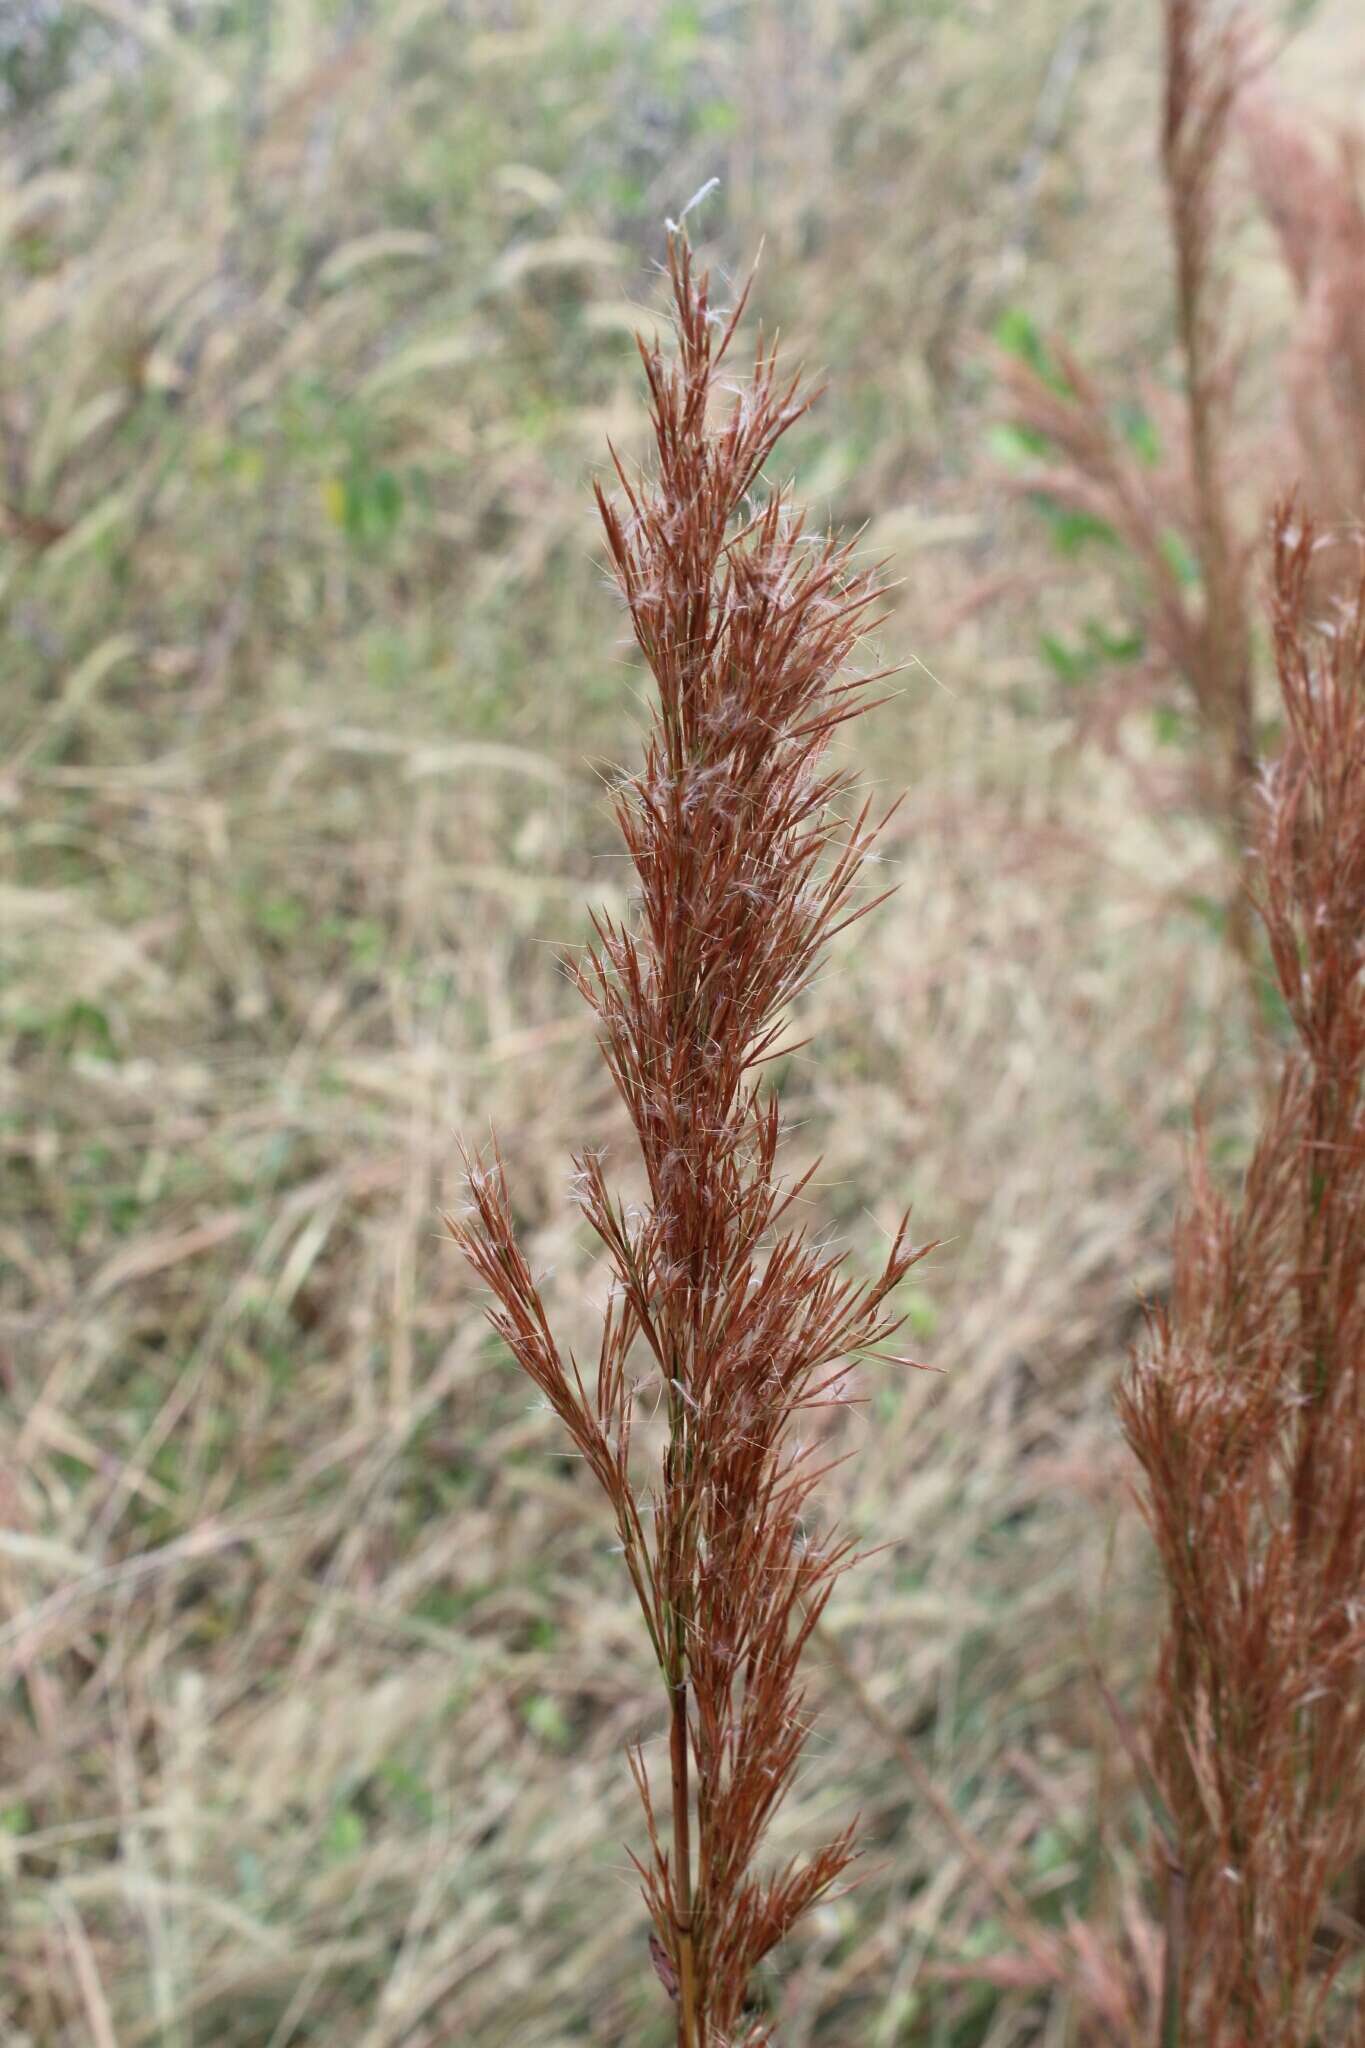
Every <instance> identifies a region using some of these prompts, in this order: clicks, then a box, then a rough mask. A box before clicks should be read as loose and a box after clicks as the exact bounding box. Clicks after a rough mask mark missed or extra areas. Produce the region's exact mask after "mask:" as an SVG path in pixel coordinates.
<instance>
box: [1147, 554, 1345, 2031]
mask: <svg viewBox="0 0 1365 2048" xmlns="http://www.w3.org/2000/svg"><path fill="white" fill-rule="evenodd" d="M1314 545H1315V543H1314V538H1313V535H1312V533H1311V531H1309V530H1308V529H1307V528H1306V526H1305V525H1303V524H1302V523H1296V521H1295V520H1294V518H1293V517H1292V516H1291V515H1290V514H1289V513H1282V514H1281V515H1280V516H1279V519H1278V522H1277V529H1276V540H1275V558H1274V595H1273V610H1272V619H1273V627H1274V644H1275V657H1276V666H1277V671H1278V677H1279V685H1280V693H1281V697H1282V700H1283V705H1284V712H1285V719H1286V728H1287V739H1286V744H1285V748H1284V752H1283V755H1282V758H1281V759H1280V760H1279V761H1278V763H1277V764H1276V766H1275V767H1274V768H1273V769H1272V770H1271V771H1270V772H1269V773H1268V774H1267V776H1266V777H1265V780H1264V782H1263V785H1262V790H1261V801H1260V806H1259V813H1260V815H1259V820H1258V841H1257V858H1256V868H1257V874H1258V883H1257V909H1258V911H1259V914H1260V916H1261V919H1262V922H1263V924H1264V926H1265V931H1266V935H1267V937H1268V940H1269V948H1270V954H1271V957H1272V960H1273V963H1274V972H1275V977H1276V980H1277V982H1278V985H1279V991H1280V995H1281V997H1282V998H1283V1002H1284V1006H1285V1009H1286V1011H1287V1014H1288V1019H1289V1023H1290V1024H1291V1025H1292V1034H1293V1035H1292V1041H1291V1045H1290V1049H1289V1051H1288V1052H1287V1054H1286V1056H1285V1059H1284V1066H1283V1073H1282V1076H1281V1079H1280V1084H1279V1089H1278V1093H1277V1096H1276V1099H1275V1101H1274V1104H1273V1107H1272V1108H1271V1110H1270V1112H1269V1115H1268V1118H1267V1121H1266V1123H1265V1126H1264V1129H1263V1131H1262V1133H1261V1136H1260V1139H1259V1142H1258V1143H1257V1145H1256V1147H1255V1151H1254V1153H1253V1156H1252V1159H1251V1162H1250V1165H1249V1167H1248V1169H1247V1172H1246V1176H1245V1180H1244V1182H1243V1186H1242V1189H1241V1193H1240V1197H1239V1199H1238V1200H1237V1201H1236V1202H1235V1203H1229V1202H1227V1201H1225V1200H1224V1199H1223V1198H1222V1197H1221V1195H1220V1194H1219V1193H1218V1192H1217V1191H1216V1189H1215V1186H1214V1183H1213V1176H1212V1173H1211V1171H1210V1168H1209V1166H1208V1164H1207V1161H1206V1160H1205V1159H1204V1158H1203V1157H1202V1156H1201V1157H1200V1158H1198V1159H1197V1161H1196V1164H1195V1168H1194V1172H1193V1176H1192V1183H1191V1187H1190V1190H1189V1195H1188V1198H1187V1206H1186V1209H1185V1213H1184V1215H1183V1217H1182V1219H1181V1221H1180V1224H1179V1227H1178V1233H1177V1240H1176V1274H1175V1288H1174V1297H1173V1300H1172V1303H1171V1306H1170V1309H1169V1311H1168V1312H1167V1313H1164V1314H1159V1315H1155V1316H1154V1317H1153V1319H1152V1324H1151V1330H1150V1338H1149V1343H1148V1346H1147V1348H1146V1350H1145V1353H1144V1355H1143V1356H1142V1357H1141V1358H1140V1359H1139V1360H1138V1361H1137V1363H1136V1364H1135V1366H1134V1368H1133V1370H1132V1372H1131V1373H1130V1375H1129V1377H1128V1379H1127V1381H1126V1384H1125V1386H1124V1388H1123V1391H1122V1395H1121V1400H1120V1412H1121V1417H1122V1421H1123V1426H1124V1429H1125V1432H1126V1435H1127V1437H1128V1441H1129V1443H1130V1445H1131V1446H1132V1449H1133V1451H1134V1452H1135V1454H1136V1456H1137V1459H1138V1461H1139V1463H1140V1465H1141V1467H1142V1472H1143V1480H1144V1485H1143V1500H1144V1506H1145V1510H1146V1513H1147V1517H1148V1519H1149V1521H1150V1524H1151V1527H1152V1530H1153V1533H1154V1535H1155V1538H1156V1543H1157V1547H1158V1551H1159V1555H1160V1560H1161V1567H1162V1571H1163V1574H1164V1577H1165V1580H1166V1587H1167V1595H1168V1615H1167V1623H1166V1632H1165V1638H1164V1642H1163V1647H1162V1652H1161V1662H1160V1671H1159V1678H1158V1687H1157V1704H1156V1710H1155V1728H1154V1741H1153V1753H1154V1762H1155V1770H1156V1776H1157V1780H1158V1784H1159V1788H1160V1791H1161V1794H1162V1797H1163V1799H1164V1801H1165V1804H1166V1806H1167V1808H1168V1809H1169V1816H1170V1825H1171V1836H1172V1846H1173V1867H1172V1872H1171V1878H1170V1881H1171V1883H1172V1885H1173V1886H1175V1887H1176V1889H1177V1893H1178V1894H1180V1893H1183V1898H1184V1908H1183V1916H1184V1921H1185V1929H1184V1931H1185V1939H1184V1941H1183V1943H1181V1944H1180V1946H1181V1948H1182V1949H1183V1954H1184V1957H1185V1965H1184V1970H1183V1982H1182V1983H1181V1984H1180V1986H1179V1989H1178V1998H1177V1997H1176V1996H1175V1995H1174V1994H1173V2003H1172V2009H1171V2012H1170V2014H1169V2015H1168V2017H1169V2019H1170V2021H1171V2024H1172V2025H1173V2026H1174V2025H1175V2024H1176V2023H1177V2021H1178V2023H1179V2026H1180V2032H1179V2033H1178V2034H1176V2033H1172V2034H1171V2035H1170V2038H1171V2039H1179V2040H1182V2041H1187V2042H1194V2041H1198V2042H1200V2043H1207V2044H1210V2048H1249V2044H1255V2048H1310V2044H1312V2043H1324V2044H1325V2043H1327V2042H1343V2043H1344V2042H1348V2041H1349V2042H1352V2043H1356V2044H1359V2043H1360V2042H1361V2041H1362V2040H1365V1998H1362V1995H1361V1986H1360V1983H1359V1968H1360V1963H1359V1942H1360V1939H1361V1929H1360V1927H1359V1926H1358V1925H1353V1916H1354V1915H1356V1914H1358V1912H1359V1902H1358V1900H1356V1899H1354V1898H1352V1897H1350V1896H1349V1895H1348V1886H1349V1883H1350V1880H1351V1875H1352V1872H1353V1869H1354V1868H1355V1867H1356V1866H1357V1864H1358V1859H1359V1858H1360V1857H1361V1855H1362V1853H1363V1852H1365V1597H1363V1591H1365V586H1362V591H1361V594H1360V595H1359V596H1358V597H1357V599H1356V601H1355V603H1354V605H1353V606H1351V607H1343V608H1342V610H1341V613H1340V615H1339V616H1338V617H1337V618H1335V619H1332V620H1329V621H1327V622H1325V623H1324V625H1323V626H1322V628H1321V629H1320V630H1312V629H1310V625H1309V621H1308V618H1307V616H1306V604H1307V593H1308V591H1309V589H1310V588H1311V581H1310V579H1311V572H1312V562H1313V551H1314ZM1173 1932H1174V1933H1177V1934H1178V1932H1179V1930H1178V1928H1173ZM1352 1972H1354V1973H1355V1975H1354V1978H1353V1977H1352V1974H1351V1973H1352ZM1348 1986H1349V1991H1348Z"/></svg>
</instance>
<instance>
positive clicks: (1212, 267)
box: [1000, 0, 1262, 1026]
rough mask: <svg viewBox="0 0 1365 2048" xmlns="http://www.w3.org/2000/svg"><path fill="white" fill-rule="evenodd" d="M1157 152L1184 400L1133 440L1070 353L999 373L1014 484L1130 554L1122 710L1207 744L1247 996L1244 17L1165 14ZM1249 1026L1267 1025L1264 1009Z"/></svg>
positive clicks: (1218, 7)
mask: <svg viewBox="0 0 1365 2048" xmlns="http://www.w3.org/2000/svg"><path fill="white" fill-rule="evenodd" d="M1161 11H1162V32H1163V71H1162V103H1161V115H1160V143H1159V153H1160V162H1161V170H1162V177H1163V182H1164V187H1165V196H1166V207H1167V215H1168V219H1169V223H1170V243H1171V258H1172V269H1173V285H1174V317H1175V331H1176V339H1177V342H1178V345H1179V352H1180V359H1181V369H1182V377H1183V390H1182V392H1181V394H1180V400H1179V403H1178V404H1172V403H1171V402H1170V401H1169V400H1167V399H1166V398H1165V397H1164V396H1163V395H1162V394H1160V393H1159V392H1156V391H1152V392H1151V393H1149V394H1146V395H1145V404H1144V407H1143V417H1144V418H1145V417H1146V415H1147V412H1148V410H1150V412H1151V413H1152V414H1153V415H1154V416H1155V417H1154V420H1153V421H1151V422H1149V428H1150V431H1149V432H1148V433H1147V434H1142V435H1138V436H1136V437H1135V436H1134V434H1133V433H1132V432H1131V431H1130V430H1129V429H1128V428H1125V426H1124V425H1123V423H1122V416H1121V415H1119V414H1117V413H1116V412H1115V409H1114V407H1113V406H1112V404H1111V402H1110V397H1109V394H1108V393H1106V392H1105V391H1103V390H1102V389H1101V388H1100V386H1099V385H1098V384H1097V383H1096V381H1095V380H1094V379H1093V378H1092V377H1090V376H1089V375H1088V374H1087V373H1086V372H1085V370H1084V368H1083V367H1082V365H1081V364H1080V363H1079V362H1078V361H1077V360H1076V359H1075V357H1074V355H1073V354H1072V353H1071V351H1069V350H1068V349H1066V348H1065V346H1063V345H1060V344H1057V343H1052V344H1051V345H1050V356H1051V360H1050V361H1045V362H1044V363H1043V364H1042V365H1040V364H1038V363H1034V362H1030V361H1028V360H1022V359H1020V358H1019V357H1017V356H1013V355H1005V356H1004V357H1003V358H1002V361H1001V364H1000V369H1001V376H1002V379H1003V381H1004V384H1005V387H1006V389H1007V391H1008V393H1009V396H1010V401H1011V411H1012V417H1013V421H1014V424H1015V426H1016V427H1017V428H1019V429H1020V430H1022V431H1023V433H1024V434H1025V435H1026V436H1027V437H1029V439H1030V442H1031V443H1033V444H1037V446H1038V447H1039V449H1040V451H1045V452H1043V453H1042V459H1041V461H1040V462H1039V463H1038V464H1037V465H1036V466H1035V465H1030V468H1029V470H1028V472H1027V473H1026V474H1025V475H1024V476H1022V477H1020V478H1019V479H1017V483H1018V485H1019V487H1020V488H1021V489H1023V490H1025V491H1027V492H1028V493H1030V494H1031V495H1038V494H1041V495H1042V496H1043V497H1045V498H1046V499H1049V500H1051V501H1052V502H1053V503H1054V504H1055V505H1057V506H1059V507H1062V508H1064V509H1066V510H1069V511H1071V512H1074V513H1076V514H1079V515H1080V516H1081V517H1082V518H1084V519H1086V520H1089V521H1091V522H1098V525H1099V527H1100V528H1101V529H1102V530H1104V531H1106V532H1108V533H1109V534H1111V535H1112V537H1113V538H1114V539H1115V540H1116V541H1117V542H1118V543H1120V545H1121V547H1122V549H1123V551H1124V554H1125V555H1126V557H1127V558H1128V562H1129V564H1130V565H1131V569H1132V571H1133V572H1135V577H1136V581H1137V584H1138V587H1139V588H1138V595H1137V598H1136V604H1135V611H1136V616H1137V623H1138V625H1139V627H1140V645H1141V647H1142V649H1143V653H1144V660H1143V663H1142V665H1141V667H1140V668H1139V669H1138V670H1137V671H1136V673H1135V674H1134V675H1133V676H1132V677H1130V679H1129V685H1128V687H1127V689H1126V690H1122V691H1121V690H1120V688H1119V685H1118V682H1117V679H1111V685H1110V691H1109V695H1110V697H1111V700H1112V702H1111V706H1110V708H1109V722H1110V725H1111V728H1112V725H1113V722H1114V710H1115V709H1116V708H1117V709H1122V708H1123V706H1124V703H1125V700H1127V699H1131V697H1132V696H1133V694H1134V689H1133V685H1134V683H1136V685H1137V688H1138V691H1139V692H1143V693H1150V692H1151V690H1152V688H1153V686H1156V687H1157V688H1161V687H1164V686H1165V685H1167V684H1168V683H1169V681H1170V680H1171V679H1173V678H1174V679H1178V681H1179V684H1180V686H1181V688H1182V690H1183V691H1184V693H1185V694H1186V696H1187V699H1188V702H1189V706H1190V709H1191V710H1192V711H1193V712H1194V714H1195V716H1196V718H1197V720H1198V724H1199V728H1200V731H1201V734H1202V739H1203V745H1202V746H1201V748H1200V750H1199V755H1198V758H1197V759H1196V761H1195V762H1194V763H1193V773H1194V779H1195V782H1196V785H1197V792H1198V796H1199V799H1200V801H1201V803H1202V805H1203V807H1204V808H1205V810H1206V811H1207V813H1208V815H1209V816H1210V817H1211V819H1212V820H1213V821H1214V822H1215V824H1216V825H1217V827H1218V829H1219V830H1220V832H1221V834H1222V835H1223V838H1224V840H1225V842H1226V846H1227V850H1228V853H1229V854H1230V856H1231V860H1232V865H1233V868H1234V874H1233V876H1232V878H1231V884H1230V889H1229V895H1228V902H1227V909H1226V918H1225V930H1226V934H1227V939H1228V943H1229V945H1230V947H1231V949H1232V951H1233V953H1234V954H1235V955H1236V956H1237V957H1238V959H1239V960H1240V962H1241V966H1242V971H1243V975H1244V978H1245V979H1246V980H1247V981H1248V983H1250V981H1251V980H1252V979H1254V976H1255V974H1256V972H1257V963H1256V961H1255V955H1254V946H1253V938H1252V927H1251V923H1250V919H1249V916H1248V914H1247V908H1246V893H1245V886H1244V884H1245V875H1244V863H1245V850H1246V847H1247V844H1248V842H1249V840H1250V837H1251V833H1250V822H1249V805H1250V802H1251V796H1252V791H1253V788H1254V783H1255V775H1256V740H1255V702H1254V681H1255V676H1254V666H1253V660H1252V632H1251V623H1252V607H1251V603H1250V599H1249V595H1248V572H1249V568H1250V562H1251V556H1252V547H1251V544H1250V536H1249V535H1248V534H1247V533H1246V532H1245V531H1242V530H1240V528H1239V522H1238V519H1237V516H1236V510H1235V492H1234V481H1235V467H1234V460H1233V456H1234V450H1233V448H1232V446H1231V442H1232V432H1231V429H1232V420H1231V401H1232V398H1233V395H1234V391H1235V384H1236V378H1235V374H1234V361H1233V351H1232V349H1231V346H1230V341H1231V337H1230V334H1229V321H1228V308H1227V294H1226V291H1225V290H1224V288H1223V281H1222V279H1221V278H1220V275H1219V271H1218V265H1217V261H1216V258H1217V241H1218V226H1219V217H1220V184H1221V179H1222V170H1223V165H1224V160H1225V158H1226V155H1227V150H1228V145H1229V142H1230V141H1231V138H1232V135H1233V132H1234V114H1235V111H1236V109H1237V107H1238V104H1239V101H1240V100H1241V98H1242V97H1243V95H1244V94H1245V92H1246V90H1247V88H1248V85H1249V83H1250V81H1251V80H1252V79H1253V77H1254V76H1256V74H1257V73H1258V71H1259V70H1260V69H1261V68H1262V65H1261V54H1260V51H1259V48H1258V44H1257V39H1256V38H1255V36H1254V34H1253V31H1252V21H1251V16H1250V14H1249V12H1248V10H1247V9H1245V8H1243V7H1241V6H1235V5H1234V6H1225V5H1222V4H1220V0H1162V10H1161ZM1251 1014H1252V1019H1253V1025H1254V1026H1256V1025H1257V1024H1258V1012H1257V1009H1256V1005H1255V1003H1254V1000H1253V1002H1252V1008H1251Z"/></svg>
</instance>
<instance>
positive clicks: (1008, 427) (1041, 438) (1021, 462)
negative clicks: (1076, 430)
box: [986, 420, 1052, 469]
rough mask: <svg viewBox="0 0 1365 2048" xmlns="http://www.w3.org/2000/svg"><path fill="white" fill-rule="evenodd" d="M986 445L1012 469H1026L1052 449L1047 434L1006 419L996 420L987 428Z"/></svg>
mask: <svg viewBox="0 0 1365 2048" xmlns="http://www.w3.org/2000/svg"><path fill="white" fill-rule="evenodd" d="M986 446H987V447H988V448H989V449H990V451H991V453H992V455H994V456H995V457H996V458H997V459H998V460H999V461H1001V462H1008V463H1009V464H1010V466H1011V468H1014V469H1027V468H1028V467H1029V466H1030V465H1031V464H1033V463H1035V462H1037V461H1038V459H1039V457H1040V456H1046V455H1048V454H1050V453H1051V449H1052V443H1051V442H1050V441H1049V440H1048V438H1047V435H1046V434H1040V433H1039V432H1038V430H1037V428H1036V427H1021V426H1017V425H1015V424H1014V423H1013V422H1011V421H1006V420H998V421H997V422H996V423H995V425H994V426H992V427H990V428H988V429H987V432H986Z"/></svg>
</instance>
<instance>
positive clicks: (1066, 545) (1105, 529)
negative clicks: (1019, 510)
mask: <svg viewBox="0 0 1365 2048" xmlns="http://www.w3.org/2000/svg"><path fill="white" fill-rule="evenodd" d="M1034 503H1035V504H1036V505H1037V507H1038V510H1039V511H1040V512H1041V513H1042V515H1043V517H1044V519H1046V521H1047V523H1048V526H1049V528H1050V529H1051V533H1052V545H1053V546H1054V547H1055V548H1056V550H1057V552H1058V554H1059V555H1067V556H1070V555H1078V554H1079V553H1080V551H1081V549H1082V548H1083V547H1084V546H1085V545H1086V544H1087V542H1089V541H1092V540H1093V541H1097V542H1098V543H1099V544H1100V545H1101V546H1102V547H1108V548H1113V547H1117V546H1118V541H1119V537H1118V535H1117V534H1116V533H1115V531H1114V529H1113V527H1112V526H1111V525H1110V524H1109V522H1108V520H1107V519H1097V518H1096V517H1095V514H1094V513H1093V512H1082V511H1080V510H1078V509H1077V508H1076V507H1075V506H1072V505H1059V504H1058V503H1057V501H1056V499H1055V498H1049V497H1048V496H1046V494H1045V493H1043V492H1036V493H1035V494H1034Z"/></svg>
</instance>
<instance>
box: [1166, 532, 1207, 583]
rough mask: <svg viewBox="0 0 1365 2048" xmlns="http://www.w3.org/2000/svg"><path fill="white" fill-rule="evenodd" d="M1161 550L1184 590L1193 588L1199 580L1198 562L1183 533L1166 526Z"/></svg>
mask: <svg viewBox="0 0 1365 2048" xmlns="http://www.w3.org/2000/svg"><path fill="white" fill-rule="evenodd" d="M1161 552H1162V554H1163V555H1164V556H1165V557H1166V560H1167V561H1168V562H1169V563H1170V565H1171V568H1172V569H1173V570H1174V571H1175V576H1176V581H1177V582H1178V583H1179V584H1180V585H1181V586H1182V588H1184V589H1185V590H1194V589H1196V588H1197V587H1198V584H1199V582H1200V580H1201V578H1200V574H1199V563H1198V560H1197V558H1196V556H1195V554H1194V552H1193V550H1192V549H1191V547H1190V545H1189V543H1188V541H1187V540H1186V539H1185V537H1184V535H1183V534H1180V533H1177V532H1176V530H1175V528H1174V527H1173V526H1168V527H1167V529H1166V531H1165V532H1164V533H1163V534H1162V536H1161Z"/></svg>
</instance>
